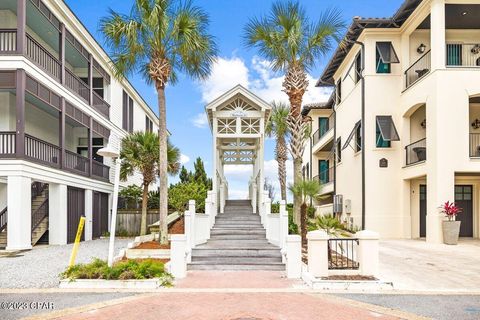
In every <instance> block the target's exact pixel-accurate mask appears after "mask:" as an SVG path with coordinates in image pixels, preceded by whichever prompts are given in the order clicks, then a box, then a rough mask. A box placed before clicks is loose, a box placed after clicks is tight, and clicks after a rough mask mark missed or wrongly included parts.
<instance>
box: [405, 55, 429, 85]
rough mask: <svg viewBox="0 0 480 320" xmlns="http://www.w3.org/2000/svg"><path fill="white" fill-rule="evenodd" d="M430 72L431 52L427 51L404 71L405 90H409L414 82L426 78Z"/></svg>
mask: <svg viewBox="0 0 480 320" xmlns="http://www.w3.org/2000/svg"><path fill="white" fill-rule="evenodd" d="M430 70H431V52H430V50H428V51H427V52H426V53H425V54H424V55H423V56H421V57H420V59H418V60H417V61H415V63H413V64H412V65H411V66H410V68H408V69H407V70H406V71H405V85H406V87H405V88H409V87H410V86H411V85H413V84H414V83H415V82H417V81H418V80H420V79H421V78H423V77H424V76H426V75H427V74H428V73H429V72H430Z"/></svg>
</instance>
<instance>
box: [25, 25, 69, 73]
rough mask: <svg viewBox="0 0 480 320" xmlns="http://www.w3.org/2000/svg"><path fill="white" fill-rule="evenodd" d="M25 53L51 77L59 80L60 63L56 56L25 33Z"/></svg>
mask: <svg viewBox="0 0 480 320" xmlns="http://www.w3.org/2000/svg"><path fill="white" fill-rule="evenodd" d="M26 39H27V40H26V55H27V57H28V58H30V59H31V60H32V61H33V62H34V63H35V64H37V65H38V66H39V67H41V68H42V69H43V70H45V71H46V72H47V73H49V74H50V75H51V76H52V77H54V78H55V79H57V80H59V79H60V75H61V70H62V65H61V63H60V61H58V59H57V58H56V57H54V56H53V55H52V54H51V53H50V52H48V51H47V49H45V48H44V47H43V46H42V45H41V44H40V43H38V42H37V41H36V40H35V39H33V37H32V36H30V35H29V34H28V33H27V37H26Z"/></svg>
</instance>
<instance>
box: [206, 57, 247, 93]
mask: <svg viewBox="0 0 480 320" xmlns="http://www.w3.org/2000/svg"><path fill="white" fill-rule="evenodd" d="M237 84H241V85H243V86H245V87H247V86H248V68H247V66H246V65H245V63H244V62H243V60H242V59H240V58H237V57H233V58H230V59H225V58H221V57H219V58H218V59H217V61H216V62H215V64H214V65H213V69H212V73H211V74H210V76H209V78H208V80H206V81H204V82H203V83H202V84H201V86H202V100H203V101H204V102H210V101H212V100H214V99H215V98H218V97H219V96H221V95H222V94H224V93H225V92H226V91H228V90H230V89H231V88H233V87H234V86H236V85H237Z"/></svg>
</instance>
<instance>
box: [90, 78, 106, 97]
mask: <svg viewBox="0 0 480 320" xmlns="http://www.w3.org/2000/svg"><path fill="white" fill-rule="evenodd" d="M92 83H93V86H92V87H93V88H92V89H93V91H95V93H97V94H98V95H99V96H100V98H102V99H105V96H104V94H105V92H104V89H103V78H93V81H92Z"/></svg>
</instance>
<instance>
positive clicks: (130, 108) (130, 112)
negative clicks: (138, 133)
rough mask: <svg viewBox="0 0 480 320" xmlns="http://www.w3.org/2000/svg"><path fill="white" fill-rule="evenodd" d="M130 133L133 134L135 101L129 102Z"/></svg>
mask: <svg viewBox="0 0 480 320" xmlns="http://www.w3.org/2000/svg"><path fill="white" fill-rule="evenodd" d="M128 132H133V99H132V98H130V97H129V100H128Z"/></svg>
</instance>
